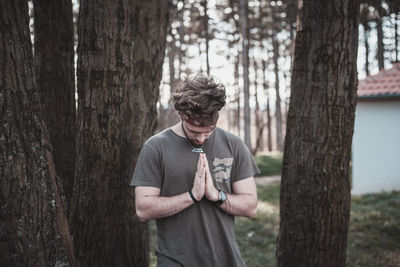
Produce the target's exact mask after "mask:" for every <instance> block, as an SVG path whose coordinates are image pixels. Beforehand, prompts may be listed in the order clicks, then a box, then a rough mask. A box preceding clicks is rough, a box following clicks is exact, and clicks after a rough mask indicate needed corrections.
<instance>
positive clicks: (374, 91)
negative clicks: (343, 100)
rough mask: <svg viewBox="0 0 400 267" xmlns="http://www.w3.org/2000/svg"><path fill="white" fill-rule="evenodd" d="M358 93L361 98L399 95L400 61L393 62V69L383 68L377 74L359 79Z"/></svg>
mask: <svg viewBox="0 0 400 267" xmlns="http://www.w3.org/2000/svg"><path fill="white" fill-rule="evenodd" d="M357 95H358V97H360V98H364V97H365V98H367V97H368V98H369V97H399V96H400V62H398V63H395V64H393V67H392V68H391V69H387V70H382V71H380V72H379V73H378V74H376V75H373V76H368V77H367V78H365V79H364V80H361V81H359V82H358V90H357Z"/></svg>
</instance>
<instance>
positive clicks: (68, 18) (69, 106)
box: [33, 0, 76, 206]
mask: <svg viewBox="0 0 400 267" xmlns="http://www.w3.org/2000/svg"><path fill="white" fill-rule="evenodd" d="M33 3H34V16H35V35H34V36H35V71H36V81H37V84H38V85H39V86H38V89H39V95H40V101H41V106H42V114H43V115H42V118H43V119H44V122H45V124H46V127H47V131H48V133H49V136H50V142H51V144H52V146H53V149H54V153H53V155H54V164H55V167H56V172H57V175H58V176H59V177H61V181H62V183H63V189H64V190H63V191H64V194H65V197H66V200H67V204H68V206H69V205H70V199H71V193H72V186H73V180H74V175H75V138H76V136H75V132H76V106H75V78H74V76H75V72H74V28H73V23H72V2H71V1H68V0H62V1H48V0H34V1H33Z"/></svg>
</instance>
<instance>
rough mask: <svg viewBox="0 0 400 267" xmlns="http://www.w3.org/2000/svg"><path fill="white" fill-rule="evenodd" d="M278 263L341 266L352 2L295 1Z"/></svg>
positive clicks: (350, 120) (354, 30)
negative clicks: (295, 33)
mask: <svg viewBox="0 0 400 267" xmlns="http://www.w3.org/2000/svg"><path fill="white" fill-rule="evenodd" d="M299 8H300V10H299V13H298V14H299V16H298V19H297V21H298V25H297V30H298V31H297V36H296V44H295V59H294V66H293V77H292V86H291V88H292V92H291V100H290V107H289V114H288V124H287V125H288V127H287V133H286V139H285V151H284V159H283V172H282V182H281V192H280V229H279V235H278V241H277V263H278V264H277V266H285V267H290V266H296V267H299V266H300V267H301V266H307V267H309V266H310V267H312V266H324V267H330V266H332V267H333V266H335V267H337V266H346V245H347V231H348V225H349V217H350V179H349V161H350V154H351V141H352V135H353V127H354V116H355V115H354V113H355V107H356V89H357V67H356V63H357V47H358V44H357V43H358V15H359V14H358V11H359V4H358V2H357V1H351V0H334V1H313V0H304V1H300V2H299Z"/></svg>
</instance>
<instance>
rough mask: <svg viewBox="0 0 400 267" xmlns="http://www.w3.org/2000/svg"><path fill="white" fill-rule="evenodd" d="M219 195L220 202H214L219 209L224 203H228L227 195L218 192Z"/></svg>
mask: <svg viewBox="0 0 400 267" xmlns="http://www.w3.org/2000/svg"><path fill="white" fill-rule="evenodd" d="M218 191H219V194H218V200H217V201H214V204H215V205H217V206H218V207H219V206H221V205H222V203H224V202H225V201H226V198H227V196H226V193H225V192H224V191H222V190H218Z"/></svg>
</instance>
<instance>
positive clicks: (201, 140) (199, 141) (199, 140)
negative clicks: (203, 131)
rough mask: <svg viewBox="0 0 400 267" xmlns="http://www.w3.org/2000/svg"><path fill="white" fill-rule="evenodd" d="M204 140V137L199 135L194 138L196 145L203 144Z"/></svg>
mask: <svg viewBox="0 0 400 267" xmlns="http://www.w3.org/2000/svg"><path fill="white" fill-rule="evenodd" d="M205 140H206V136H203V135H200V136H198V137H197V138H196V141H197V143H199V144H203V143H204V141H205Z"/></svg>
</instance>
